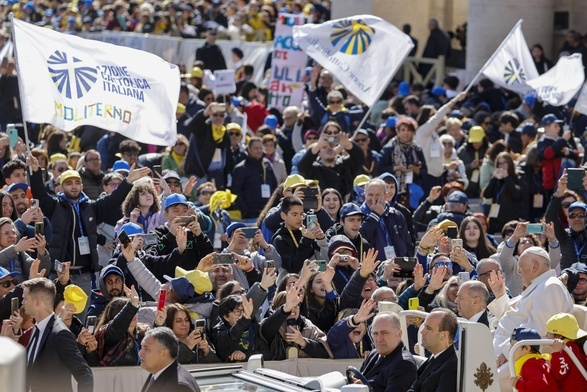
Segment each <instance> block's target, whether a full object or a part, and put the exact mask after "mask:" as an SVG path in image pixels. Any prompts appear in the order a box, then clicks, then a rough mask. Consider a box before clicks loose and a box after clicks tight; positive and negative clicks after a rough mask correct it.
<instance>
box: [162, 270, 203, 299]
mask: <svg viewBox="0 0 587 392" xmlns="http://www.w3.org/2000/svg"><path fill="white" fill-rule="evenodd" d="M163 277H164V278H165V279H167V281H168V282H171V288H172V289H173V291H175V293H176V294H177V295H179V297H180V298H182V299H185V298H190V297H193V296H194V295H195V293H196V292H195V290H194V285H193V284H192V282H190V281H189V279H188V278H186V277H185V276H180V277H177V278H172V277H170V276H167V275H163Z"/></svg>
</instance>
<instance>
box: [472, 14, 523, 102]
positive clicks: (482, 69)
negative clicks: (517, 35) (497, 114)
mask: <svg viewBox="0 0 587 392" xmlns="http://www.w3.org/2000/svg"><path fill="white" fill-rule="evenodd" d="M523 21H524V19H520V20H518V23H516V24H515V26H514V27H513V28H512V29H511V30H510V33H509V34H508V35H507V36H506V37H505V38H504V40H503V41H501V44H499V46H498V47H497V49H495V52H493V54H492V55H491V57H490V58H489V60H487V61H486V62H485V64H484V65H483V67H481V69H480V70H479V72H477V75H475V77H474V78H473V80H472V81H471V83H469V85H468V86H467V88H466V89H465V92H466V93H467V92H469V90H470V89H471V87H473V86H474V85H475V82H477V79H479V77H480V76H481V74H482V73H483V71H485V69H486V68H487V67H488V66H489V64H491V62H492V61H493V59H494V58H495V56H497V54H498V53H499V51H500V50H501V48H503V47H504V45H505V44H506V42H507V41H508V39H509V38H510V37H511V36H512V34H513V33H514V32H515V31H516V28H518V26H519V25H521V24H522V22H523Z"/></svg>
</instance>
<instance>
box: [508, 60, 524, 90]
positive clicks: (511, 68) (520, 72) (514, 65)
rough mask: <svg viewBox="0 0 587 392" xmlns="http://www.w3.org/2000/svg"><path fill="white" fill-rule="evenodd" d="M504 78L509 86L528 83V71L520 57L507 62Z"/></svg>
mask: <svg viewBox="0 0 587 392" xmlns="http://www.w3.org/2000/svg"><path fill="white" fill-rule="evenodd" d="M503 79H504V81H505V84H507V85H509V86H513V85H514V84H523V83H526V73H525V72H524V68H522V65H521V64H520V62H519V61H518V59H512V60H510V61H508V62H507V64H506V65H505V68H504V71H503Z"/></svg>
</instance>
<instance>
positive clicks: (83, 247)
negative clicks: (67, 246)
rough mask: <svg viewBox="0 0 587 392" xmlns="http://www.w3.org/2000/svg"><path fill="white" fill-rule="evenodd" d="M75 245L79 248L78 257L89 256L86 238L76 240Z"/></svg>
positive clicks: (88, 245) (88, 241)
mask: <svg viewBox="0 0 587 392" xmlns="http://www.w3.org/2000/svg"><path fill="white" fill-rule="evenodd" d="M77 244H78V246H79V254H80V255H82V256H83V255H89V254H90V240H89V238H88V237H86V236H83V237H79V238H78V239H77Z"/></svg>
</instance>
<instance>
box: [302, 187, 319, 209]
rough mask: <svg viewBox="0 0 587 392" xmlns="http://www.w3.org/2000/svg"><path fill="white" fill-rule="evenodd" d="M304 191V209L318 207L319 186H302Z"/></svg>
mask: <svg viewBox="0 0 587 392" xmlns="http://www.w3.org/2000/svg"><path fill="white" fill-rule="evenodd" d="M302 192H303V193H304V200H303V202H304V210H306V211H307V210H315V209H317V208H318V188H313V187H309V186H307V187H305V188H302Z"/></svg>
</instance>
